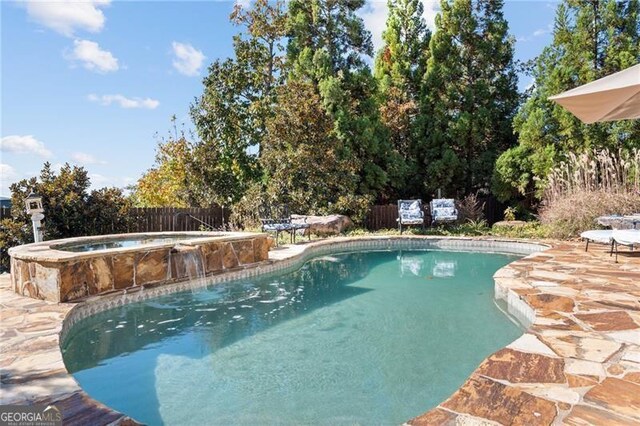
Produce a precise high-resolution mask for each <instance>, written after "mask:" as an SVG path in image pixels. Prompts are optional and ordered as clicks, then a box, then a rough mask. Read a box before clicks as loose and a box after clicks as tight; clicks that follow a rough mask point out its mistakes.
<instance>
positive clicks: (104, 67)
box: [65, 40, 120, 73]
mask: <svg viewBox="0 0 640 426" xmlns="http://www.w3.org/2000/svg"><path fill="white" fill-rule="evenodd" d="M65 57H66V58H67V59H68V60H70V61H73V62H76V61H77V62H80V63H81V64H82V66H83V67H85V68H86V69H88V70H90V71H96V72H99V73H107V72H112V71H117V70H118V69H119V68H120V66H119V65H118V59H117V58H115V57H114V56H113V55H112V54H111V52H109V51H108V50H102V49H101V48H100V46H99V45H98V43H96V42H94V41H89V40H74V41H73V50H72V51H71V52H67V53H65Z"/></svg>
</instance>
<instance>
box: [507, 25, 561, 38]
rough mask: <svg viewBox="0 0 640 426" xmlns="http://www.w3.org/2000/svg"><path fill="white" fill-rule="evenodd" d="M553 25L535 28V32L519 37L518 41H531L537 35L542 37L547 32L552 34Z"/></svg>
mask: <svg viewBox="0 0 640 426" xmlns="http://www.w3.org/2000/svg"><path fill="white" fill-rule="evenodd" d="M552 29H553V28H552V26H551V24H549V25H547V28H538V29H537V30H535V31H534V32H533V33H531V34H530V35H528V36H521V37H517V38H516V41H531V40H533V39H534V38H536V37H540V36H543V35H545V34H551V31H552Z"/></svg>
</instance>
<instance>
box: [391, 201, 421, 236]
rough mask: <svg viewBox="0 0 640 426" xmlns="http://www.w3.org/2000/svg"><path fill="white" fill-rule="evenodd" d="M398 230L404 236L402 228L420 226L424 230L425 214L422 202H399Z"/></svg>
mask: <svg viewBox="0 0 640 426" xmlns="http://www.w3.org/2000/svg"><path fill="white" fill-rule="evenodd" d="M397 221H398V229H399V230H400V234H401V235H402V231H403V229H402V227H403V226H406V225H420V226H422V229H424V212H423V211H422V200H420V199H418V200H398V219H397Z"/></svg>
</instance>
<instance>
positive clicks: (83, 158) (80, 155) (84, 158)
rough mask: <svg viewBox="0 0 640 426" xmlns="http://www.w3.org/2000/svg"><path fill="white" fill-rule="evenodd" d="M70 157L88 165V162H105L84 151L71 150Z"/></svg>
mask: <svg viewBox="0 0 640 426" xmlns="http://www.w3.org/2000/svg"><path fill="white" fill-rule="evenodd" d="M71 158H72V159H73V161H75V162H76V163H79V164H84V165H88V164H107V162H106V161H103V160H99V159H97V158H96V157H94V156H93V155H91V154H87V153H84V152H73V153H72V154H71Z"/></svg>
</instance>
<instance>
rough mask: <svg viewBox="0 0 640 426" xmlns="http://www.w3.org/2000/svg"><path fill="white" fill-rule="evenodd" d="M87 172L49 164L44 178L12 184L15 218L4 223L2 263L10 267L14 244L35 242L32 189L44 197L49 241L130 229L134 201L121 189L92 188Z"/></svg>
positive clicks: (0, 227) (0, 230) (0, 226)
mask: <svg viewBox="0 0 640 426" xmlns="http://www.w3.org/2000/svg"><path fill="white" fill-rule="evenodd" d="M90 186H91V182H90V179H89V176H88V174H87V171H86V170H85V169H84V168H82V167H78V166H70V165H69V164H65V165H64V166H62V168H61V169H60V171H59V172H56V171H54V170H53V168H52V167H51V164H49V163H45V164H44V167H43V168H42V171H41V172H40V177H39V178H36V177H32V178H30V179H23V180H21V181H19V182H16V183H14V184H12V185H11V187H10V189H11V204H12V207H11V218H6V219H3V220H2V222H1V223H0V254H1V256H2V258H1V260H0V262H1V265H2V269H3V270H4V269H7V268H8V266H9V256H8V250H9V248H11V247H14V246H17V245H20V244H27V243H30V242H33V234H32V231H31V218H30V217H29V215H27V213H26V212H25V209H24V199H25V198H26V197H27V195H29V193H31V192H32V191H33V192H35V193H37V194H39V195H40V196H41V197H42V206H43V208H44V215H45V218H44V220H43V231H44V238H45V240H53V239H58V238H69V237H78V236H82V235H102V234H113V233H121V232H126V231H127V229H128V226H129V224H130V220H131V218H130V216H129V209H130V207H131V202H130V200H129V199H128V198H127V197H126V196H125V195H124V194H123V192H122V190H121V189H118V188H102V189H98V190H91V191H90V190H89V187H90Z"/></svg>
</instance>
